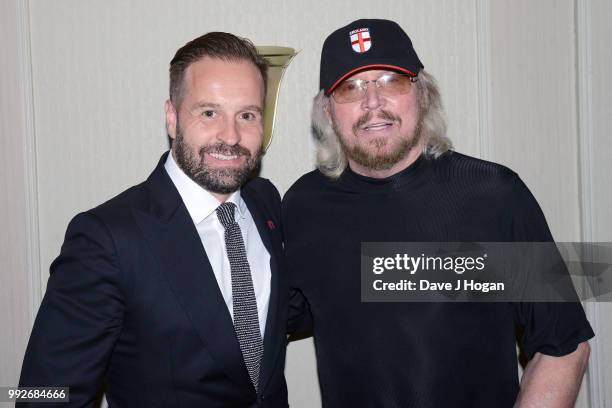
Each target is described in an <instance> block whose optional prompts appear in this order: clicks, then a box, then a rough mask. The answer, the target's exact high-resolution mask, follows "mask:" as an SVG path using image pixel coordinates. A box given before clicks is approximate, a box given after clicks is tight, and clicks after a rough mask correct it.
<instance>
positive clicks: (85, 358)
mask: <svg viewBox="0 0 612 408" xmlns="http://www.w3.org/2000/svg"><path fill="white" fill-rule="evenodd" d="M50 273H51V276H50V277H49V281H48V284H47V290H46V293H45V296H44V299H43V301H42V304H41V306H40V309H39V311H38V315H37V317H36V321H35V323H34V328H33V329H32V334H31V336H30V341H29V343H28V347H27V350H26V354H25V357H24V361H23V366H22V370H21V378H20V380H19V385H20V386H22V387H25V386H31V387H34V386H39V387H42V386H61V387H69V398H70V403H69V404H60V405H61V406H78V407H83V406H93V403H94V400H95V398H96V397H97V395H98V394H99V392H100V387H101V384H102V377H103V375H104V372H105V370H106V367H107V364H108V360H109V356H110V354H111V351H112V348H113V345H114V343H115V341H116V339H117V337H118V335H119V332H120V329H121V325H122V320H123V310H124V300H123V299H124V297H123V294H122V292H121V289H120V270H119V267H118V265H117V258H116V251H115V247H114V242H113V239H112V237H111V234H110V233H109V231H108V229H107V228H106V226H105V225H104V224H103V223H102V222H101V221H100V220H99V219H98V218H97V217H95V216H94V215H92V214H90V213H83V214H79V215H78V216H76V217H75V218H74V219H73V220H72V221H71V223H70V225H69V226H68V230H67V232H66V238H65V241H64V244H63V245H62V250H61V253H60V255H59V257H58V258H57V259H56V260H55V261H54V262H53V263H52V265H51V270H50ZM17 406H19V407H23V406H28V405H26V404H24V405H22V404H17ZM46 406H53V404H51V405H50V404H47V405H46Z"/></svg>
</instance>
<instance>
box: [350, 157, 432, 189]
mask: <svg viewBox="0 0 612 408" xmlns="http://www.w3.org/2000/svg"><path fill="white" fill-rule="evenodd" d="M431 168H432V164H431V160H430V159H427V158H425V157H423V155H421V156H419V157H418V158H417V159H416V160H415V161H414V163H412V164H411V165H410V166H408V167H406V168H405V169H404V170H402V171H400V172H398V173H395V174H393V175H392V176H389V177H385V178H375V177H367V176H363V175H361V174H358V173H355V172H354V171H353V169H351V168H350V166H347V167H346V169H345V170H344V172H343V173H342V175H341V176H340V179H339V180H338V186H340V187H341V188H342V189H349V190H351V191H354V192H361V193H384V192H389V191H397V190H400V189H401V190H404V189H406V188H415V187H417V186H420V185H422V184H424V183H426V182H428V181H429V176H430V173H431Z"/></svg>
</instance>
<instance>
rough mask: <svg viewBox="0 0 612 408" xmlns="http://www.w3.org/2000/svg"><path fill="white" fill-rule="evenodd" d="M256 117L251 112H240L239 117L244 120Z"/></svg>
mask: <svg viewBox="0 0 612 408" xmlns="http://www.w3.org/2000/svg"><path fill="white" fill-rule="evenodd" d="M256 118H257V117H256V116H255V114H254V113H252V112H243V113H241V114H240V119H244V120H255V119H256Z"/></svg>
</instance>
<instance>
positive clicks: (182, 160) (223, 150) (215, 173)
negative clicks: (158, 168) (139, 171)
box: [174, 122, 263, 194]
mask: <svg viewBox="0 0 612 408" xmlns="http://www.w3.org/2000/svg"><path fill="white" fill-rule="evenodd" d="M174 143H175V147H174V152H175V156H176V157H175V158H176V163H177V164H178V165H179V167H180V168H181V169H182V170H183V171H184V172H185V174H187V176H189V178H190V179H192V180H193V181H195V182H196V183H198V185H200V187H202V188H203V189H205V190H207V191H209V192H211V193H218V194H230V193H233V192H234V191H237V190H238V189H239V188H240V187H241V186H242V185H243V184H244V183H245V182H246V181H247V180H248V178H249V176H250V175H251V173H253V172H254V171H255V170H256V169H258V168H259V165H260V163H261V156H262V155H263V152H262V149H261V148H259V149H258V150H257V152H255V155H253V156H252V155H251V152H250V151H249V150H248V149H247V148H245V147H243V146H240V145H234V146H230V145H228V144H225V143H222V142H219V143H216V144H214V145H208V146H202V147H201V148H200V150H199V152H198V156H199V157H196V155H195V154H194V153H193V151H192V150H191V149H190V147H189V145H188V144H187V143H186V142H185V139H184V137H183V133H182V131H181V127H180V125H179V124H178V122H177V124H176V139H175V140H174ZM207 153H220V154H224V155H228V156H233V155H236V156H246V161H245V164H244V166H242V167H237V168H234V167H231V168H223V167H213V166H209V165H208V164H207V163H206V154H207Z"/></svg>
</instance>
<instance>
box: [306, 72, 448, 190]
mask: <svg viewBox="0 0 612 408" xmlns="http://www.w3.org/2000/svg"><path fill="white" fill-rule="evenodd" d="M415 84H416V90H417V92H418V94H417V100H418V102H419V120H418V122H417V123H420V126H418V129H417V130H416V131H417V132H420V138H421V140H422V141H423V142H424V148H423V154H424V155H425V156H428V157H433V158H438V157H440V155H442V154H443V153H445V152H447V151H449V150H451V149H452V148H453V145H452V142H451V141H450V139H449V138H448V137H447V136H446V115H445V114H444V108H443V107H442V98H441V96H440V91H439V90H438V85H437V84H436V80H435V78H434V77H433V76H432V75H430V74H428V73H427V72H425V70H421V72H419V76H418V80H417V81H416V82H415ZM330 103H331V102H330V97H329V96H325V94H324V92H323V90H321V91H320V92H319V93H318V94H317V96H315V98H314V100H313V103H312V132H313V135H314V138H315V142H316V149H317V162H316V165H317V168H318V169H319V171H321V173H323V174H325V175H326V176H328V177H330V178H332V179H337V178H338V177H340V174H342V172H343V171H344V169H345V168H346V166H347V159H346V155H345V154H344V151H343V150H342V145H341V144H340V140H339V139H338V135H337V134H336V132H335V131H334V129H333V127H332V124H331V121H330V120H329V118H328V116H327V114H326V113H325V111H326V110H327V109H329V104H330ZM414 136H415V137H416V136H418V135H414Z"/></svg>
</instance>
